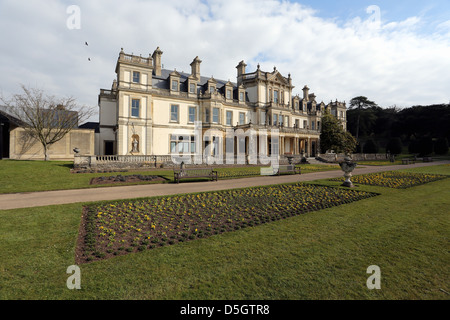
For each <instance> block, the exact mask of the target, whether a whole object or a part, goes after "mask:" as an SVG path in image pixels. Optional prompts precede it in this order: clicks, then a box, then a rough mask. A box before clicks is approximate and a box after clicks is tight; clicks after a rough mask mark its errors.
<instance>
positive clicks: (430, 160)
mask: <svg viewBox="0 0 450 320" xmlns="http://www.w3.org/2000/svg"><path fill="white" fill-rule="evenodd" d="M423 162H433V158H431V157H423Z"/></svg>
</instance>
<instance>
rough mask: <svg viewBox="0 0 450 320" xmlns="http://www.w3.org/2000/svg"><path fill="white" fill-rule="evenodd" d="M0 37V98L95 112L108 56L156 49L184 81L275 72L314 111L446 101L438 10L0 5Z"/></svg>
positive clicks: (353, 4)
mask: <svg viewBox="0 0 450 320" xmlns="http://www.w3.org/2000/svg"><path fill="white" fill-rule="evenodd" d="M0 30H1V35H0V40H1V41H0V57H1V63H0V75H1V76H0V92H1V93H2V94H3V95H4V96H9V95H11V94H13V93H17V92H20V84H24V85H27V86H32V87H38V88H41V89H43V90H45V91H47V92H48V93H51V94H54V95H58V96H72V97H74V98H76V99H77V101H78V102H79V103H80V104H83V105H89V106H92V108H93V109H95V110H97V109H98V108H97V99H98V93H99V90H100V88H104V89H110V87H111V84H112V81H113V79H114V78H115V76H116V75H115V72H114V70H115V64H116V61H117V57H118V54H119V52H120V49H121V48H124V51H125V52H126V53H133V54H135V55H142V56H145V57H147V56H148V55H149V54H152V53H153V51H154V50H155V49H156V47H160V48H161V50H162V51H163V52H164V53H163V56H162V63H163V64H164V67H165V68H167V69H177V70H178V71H186V72H190V66H189V64H190V63H191V62H192V60H193V59H194V58H195V57H196V56H199V57H200V59H201V60H202V61H203V62H202V65H201V73H202V75H204V76H208V77H209V76H214V77H215V78H216V79H223V80H231V81H235V80H236V68H235V67H236V65H237V64H238V63H239V61H241V60H244V61H245V62H246V63H247V65H248V66H247V72H252V71H254V70H256V66H257V64H258V63H259V64H260V65H261V69H262V70H263V71H272V70H273V68H274V66H275V67H276V68H277V70H279V71H280V72H281V73H282V74H283V75H285V76H287V75H288V74H289V73H290V74H291V77H292V78H293V83H294V85H295V86H296V88H295V89H294V94H301V89H302V88H303V86H304V85H308V86H309V87H310V88H311V92H314V93H315V94H316V96H317V99H318V100H319V101H322V100H323V101H324V102H325V103H328V102H329V101H330V100H335V99H338V100H340V101H347V102H348V101H349V100H350V99H351V98H353V97H355V96H359V95H364V96H367V97H368V98H369V99H371V100H373V101H375V102H376V103H378V104H379V105H380V106H382V107H389V106H392V105H397V106H398V107H409V106H412V105H418V104H422V105H428V104H435V103H449V101H450V1H448V0H428V1H419V0H395V1H393V0H390V1H385V0H383V1H376V0H369V1H366V0H358V1H350V0H331V1H313V0H304V1H303V0H298V1H297V0H295V1H294V0H290V1H285V0H283V1H281V0H223V1H222V0H161V1H160V0H127V1H123V0H120V1H119V0H95V1H87V0H81V1H76V0H71V1H65V0H0ZM85 42H88V46H86V45H85ZM88 58H90V59H91V61H89V60H88ZM91 120H94V121H97V120H98V118H97V116H96V117H94V118H93V119H91Z"/></svg>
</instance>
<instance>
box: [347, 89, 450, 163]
mask: <svg viewBox="0 0 450 320" xmlns="http://www.w3.org/2000/svg"><path fill="white" fill-rule="evenodd" d="M347 129H348V131H349V132H350V133H351V134H352V135H353V136H354V137H355V139H356V152H363V153H379V152H383V153H384V152H390V153H392V154H400V153H411V154H418V155H421V156H424V155H431V154H433V153H434V154H437V155H444V154H447V153H448V151H449V145H448V144H449V141H450V104H438V105H429V106H413V107H409V108H398V107H396V106H392V107H389V108H381V107H380V106H378V105H377V104H376V103H375V102H373V101H370V100H369V99H368V98H367V97H363V96H360V97H355V98H353V99H352V100H351V101H350V106H349V109H348V110H347Z"/></svg>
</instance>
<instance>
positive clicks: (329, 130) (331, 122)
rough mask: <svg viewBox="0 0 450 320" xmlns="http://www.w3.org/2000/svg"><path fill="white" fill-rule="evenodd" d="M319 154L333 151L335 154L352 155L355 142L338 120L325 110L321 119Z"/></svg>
mask: <svg viewBox="0 0 450 320" xmlns="http://www.w3.org/2000/svg"><path fill="white" fill-rule="evenodd" d="M320 147H321V152H322V153H325V152H326V151H327V150H334V151H335V152H337V153H342V152H345V153H352V152H354V151H355V149H356V140H355V138H354V137H353V136H352V135H351V134H350V132H347V131H345V130H344V129H343V128H342V125H341V123H340V122H339V120H338V119H337V118H336V117H334V116H333V115H331V114H330V112H329V111H328V110H327V111H325V114H324V115H323V117H322V131H321V133H320Z"/></svg>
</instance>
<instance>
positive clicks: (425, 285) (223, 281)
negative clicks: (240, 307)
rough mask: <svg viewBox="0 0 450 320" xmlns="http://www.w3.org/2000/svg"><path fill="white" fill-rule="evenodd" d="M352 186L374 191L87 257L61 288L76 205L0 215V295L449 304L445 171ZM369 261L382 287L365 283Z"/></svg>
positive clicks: (449, 189) (449, 195)
mask: <svg viewBox="0 0 450 320" xmlns="http://www.w3.org/2000/svg"><path fill="white" fill-rule="evenodd" d="M413 172H427V173H434V174H447V175H449V174H450V167H449V166H436V167H427V168H416V169H414V170H413ZM315 184H320V185H328V186H333V187H337V186H339V185H340V182H334V181H326V180H324V181H316V182H315ZM357 190H358V191H367V192H376V193H380V195H379V196H376V197H372V198H368V199H364V200H360V201H356V202H353V203H349V204H344V205H340V206H335V207H331V208H327V209H323V210H320V211H315V212H308V213H305V214H301V215H298V216H293V217H289V218H286V219H282V220H277V221H272V222H270V223H265V224H262V225H258V226H254V227H247V228H244V229H239V230H236V231H232V232H226V233H222V234H218V235H213V236H210V237H208V238H202V239H196V240H194V241H187V242H183V243H177V244H175V245H171V246H164V247H159V248H155V249H152V250H144V251H142V252H136V253H130V254H127V255H122V256H117V257H114V258H111V259H106V260H101V261H96V262H91V263H87V264H82V265H80V268H81V290H69V289H67V287H66V281H67V278H68V277H69V275H68V274H66V269H67V267H68V266H70V265H73V264H74V263H75V257H74V255H75V245H76V240H77V235H78V231H79V226H80V221H81V212H82V204H73V205H64V206H50V207H41V208H27V209H17V210H6V211H0V299H138V300H140V299H268V300H270V299H443V300H447V299H448V298H449V296H448V294H446V293H445V292H450V288H449V287H448V279H449V276H450V270H449V268H448V265H449V263H450V257H449V253H448V248H449V244H450V243H449V240H448V234H449V232H450V223H449V219H448V208H449V205H450V179H444V180H439V181H435V182H430V183H427V184H423V185H419V186H415V187H412V188H408V189H391V188H386V187H376V186H365V185H361V186H359V187H358V188H357ZM370 265H377V266H379V267H380V270H381V290H369V289H368V288H367V286H366V281H367V278H368V277H369V276H370V275H369V274H367V273H366V270H367V268H368V267H369V266H370Z"/></svg>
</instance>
